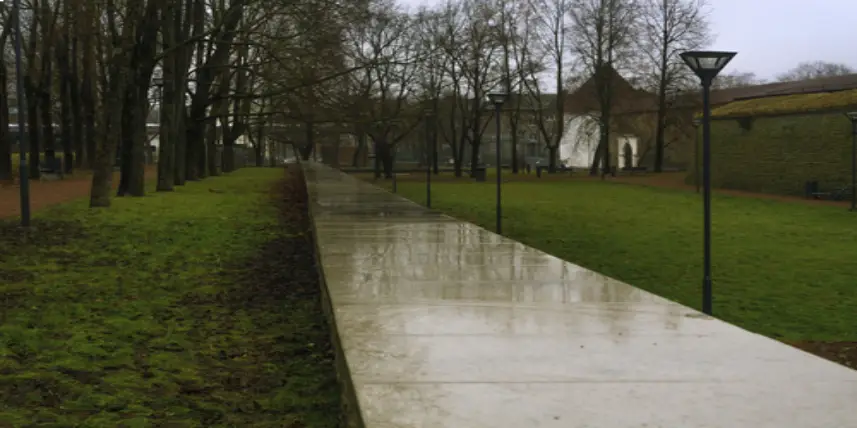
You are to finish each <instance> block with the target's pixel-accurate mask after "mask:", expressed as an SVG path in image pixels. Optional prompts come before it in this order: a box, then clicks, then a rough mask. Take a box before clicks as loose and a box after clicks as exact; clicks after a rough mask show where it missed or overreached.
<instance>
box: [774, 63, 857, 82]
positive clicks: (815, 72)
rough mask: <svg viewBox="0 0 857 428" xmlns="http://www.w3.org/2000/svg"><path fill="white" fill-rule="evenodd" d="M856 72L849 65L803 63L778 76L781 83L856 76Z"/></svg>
mask: <svg viewBox="0 0 857 428" xmlns="http://www.w3.org/2000/svg"><path fill="white" fill-rule="evenodd" d="M854 73H855V70H854V68H853V67H851V66H849V65H848V64H840V63H835V62H826V61H812V62H802V63H800V64H798V65H797V66H795V68H793V69H791V70H789V71H787V72H785V73H783V74H780V75H779V76H777V80H779V81H780V82H793V81H798V80H809V79H818V78H821V77H833V76H844V75H847V74H854Z"/></svg>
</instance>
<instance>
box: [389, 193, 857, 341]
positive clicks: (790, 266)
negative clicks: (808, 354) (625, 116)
mask: <svg viewBox="0 0 857 428" xmlns="http://www.w3.org/2000/svg"><path fill="white" fill-rule="evenodd" d="M433 189H434V192H433V196H432V198H433V206H434V208H437V209H440V210H443V211H446V212H449V213H451V214H453V215H455V216H457V217H459V218H462V219H465V220H468V221H472V222H475V223H477V224H480V225H482V226H485V227H486V228H488V229H493V228H494V215H495V214H494V203H495V199H494V187H493V185H492V184H477V183H468V182H462V183H456V184H451V183H437V184H435V185H434V186H433ZM399 193H400V194H402V195H403V196H407V197H410V198H411V199H413V200H414V201H417V202H421V203H422V202H424V201H425V184H424V183H419V182H407V181H402V182H400V183H399ZM503 210H504V212H503V214H504V219H505V220H504V226H503V228H504V232H505V234H506V235H508V236H510V237H512V238H514V239H517V240H519V241H521V242H524V243H526V244H529V245H532V246H534V247H536V248H539V249H542V250H544V251H546V252H548V253H551V254H554V255H557V256H559V257H562V258H564V259H566V260H569V261H572V262H575V263H578V264H580V265H582V266H586V267H587V268H590V269H592V270H595V271H598V272H601V273H603V274H606V275H609V276H612V277H615V278H618V279H621V280H623V281H625V282H628V283H630V284H633V285H635V286H638V287H641V288H643V289H646V290H649V291H652V292H654V293H657V294H659V295H662V296H664V297H667V298H670V299H673V300H676V301H679V302H681V303H683V304H686V305H688V306H692V307H695V308H699V307H700V306H701V279H702V278H701V275H702V204H701V201H700V198H699V196H698V195H695V194H693V193H688V192H681V191H675V190H666V189H656V188H645V187H638V186H629V185H622V184H610V183H599V182H586V181H567V182H543V183H538V184H537V183H526V182H519V183H508V184H505V185H504V187H503ZM712 212H713V273H714V295H715V303H714V310H715V314H716V315H717V316H718V317H720V318H723V319H725V320H727V321H730V322H733V323H735V324H737V325H740V326H742V327H744V328H747V329H749V330H752V331H756V332H759V333H761V334H765V335H768V336H771V337H775V338H780V339H784V340H790V341H795V340H819V341H855V340H857V324H855V323H854V317H853V308H854V307H855V306H857V293H855V292H854V285H855V275H857V258H855V257H854V243H855V242H857V217H855V214H853V213H850V212H848V211H846V210H844V209H842V208H838V207H821V206H809V205H802V204H794V203H784V202H778V201H765V200H755V199H750V198H739V197H729V196H715V197H714V201H713V209H712Z"/></svg>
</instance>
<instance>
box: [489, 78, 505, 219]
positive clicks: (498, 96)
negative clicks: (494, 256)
mask: <svg viewBox="0 0 857 428" xmlns="http://www.w3.org/2000/svg"><path fill="white" fill-rule="evenodd" d="M508 98H509V94H507V93H505V92H491V93H489V94H488V99H489V100H490V101H491V103H492V104H494V119H495V121H496V122H497V150H496V151H497V233H498V234H502V233H503V221H502V219H501V218H502V210H503V206H502V203H501V191H500V186H501V182H502V181H501V171H502V165H501V164H500V162H501V161H502V159H501V158H500V113H501V111H502V109H503V104H504V103H505V102H506V100H507V99H508Z"/></svg>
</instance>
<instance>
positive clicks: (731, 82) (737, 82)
mask: <svg viewBox="0 0 857 428" xmlns="http://www.w3.org/2000/svg"><path fill="white" fill-rule="evenodd" d="M764 83H765V80H764V79H761V78H759V77H756V73H752V72H747V71H735V72H732V73H724V74H719V75H718V76H717V78H716V79H714V82H712V84H711V88H712V89H729V88H743V87H747V86H756V85H761V84H764Z"/></svg>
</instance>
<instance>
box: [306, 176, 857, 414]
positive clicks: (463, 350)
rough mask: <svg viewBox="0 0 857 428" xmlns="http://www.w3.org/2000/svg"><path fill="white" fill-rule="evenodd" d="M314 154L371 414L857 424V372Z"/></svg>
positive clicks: (353, 351) (321, 227)
mask: <svg viewBox="0 0 857 428" xmlns="http://www.w3.org/2000/svg"><path fill="white" fill-rule="evenodd" d="M305 168H306V172H307V178H308V188H309V191H310V199H311V201H312V207H311V208H312V211H313V218H314V222H315V227H316V235H317V236H316V239H317V241H318V246H319V249H320V257H321V261H322V264H323V266H322V267H323V271H324V276H325V282H326V287H327V289H328V294H329V296H330V299H331V303H332V306H333V311H334V316H335V320H336V328H337V330H338V333H339V337H340V338H341V345H342V348H343V352H344V355H345V358H346V361H347V365H348V368H349V371H350V372H351V378H352V380H353V383H354V386H355V390H356V395H357V397H358V401H359V402H360V410H361V413H362V415H363V418H364V421H365V423H366V426H368V427H373V428H374V427H463V428H470V427H492V428H494V427H510V428H511V427H515V428H517V427H611V428H613V427H620V428H621V427H643V426H650V427H687V428H691V427H825V428H827V427H847V426H855V427H857V411H854V410H853V406H851V403H853V402H854V401H855V400H857V372H855V371H852V370H850V369H847V368H844V367H841V366H838V365H836V364H834V363H831V362H828V361H825V360H822V359H820V358H817V357H814V356H811V355H809V354H806V353H803V352H801V351H798V350H796V349H793V348H791V347H788V346H786V345H783V344H780V343H779V342H776V341H773V340H770V339H767V338H764V337H761V336H758V335H755V334H752V333H749V332H746V331H743V330H741V329H739V328H737V327H734V326H732V325H729V324H727V323H724V322H721V321H719V320H716V319H711V318H709V317H706V316H703V315H701V314H699V313H698V312H696V311H694V310H692V309H689V308H686V307H684V306H681V305H679V304H676V303H673V302H670V301H668V300H666V299H663V298H661V297H658V296H655V295H653V294H651V293H648V292H645V291H642V290H640V289H637V288H635V287H632V286H630V285H627V284H624V283H622V282H620V281H617V280H614V279H611V278H607V277H605V276H603V275H600V274H598V273H595V272H592V271H589V270H587V269H584V268H582V267H580V266H577V265H574V264H572V263H568V262H565V261H563V260H560V259H558V258H556V257H553V256H550V255H548V254H545V253H543V252H541V251H538V250H535V249H533V248H529V247H527V246H524V245H522V244H520V243H517V242H514V241H512V240H509V239H506V238H503V237H500V236H497V235H495V234H493V233H491V232H488V231H486V230H484V229H482V228H479V227H477V226H475V225H472V224H468V223H464V222H460V221H457V220H455V219H452V218H450V217H448V216H445V215H443V214H441V213H438V212H435V211H430V210H427V209H425V208H423V207H420V206H419V205H417V204H415V203H412V202H410V201H407V200H404V199H402V198H399V197H397V196H395V195H392V194H389V193H387V192H384V191H382V190H380V189H377V188H375V187H373V186H371V185H369V184H366V183H362V182H359V181H357V180H355V179H352V178H351V177H348V176H346V175H344V174H341V173H339V172H337V171H334V170H331V169H328V168H326V167H323V166H319V165H316V164H308V165H306V166H305ZM487 189H488V188H487V187H486V190H487ZM687 286H689V287H696V286H697V284H688V285H687Z"/></svg>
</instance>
